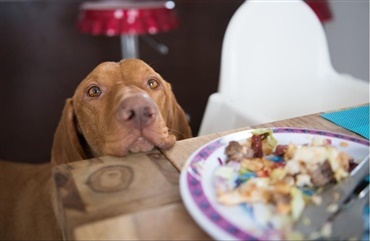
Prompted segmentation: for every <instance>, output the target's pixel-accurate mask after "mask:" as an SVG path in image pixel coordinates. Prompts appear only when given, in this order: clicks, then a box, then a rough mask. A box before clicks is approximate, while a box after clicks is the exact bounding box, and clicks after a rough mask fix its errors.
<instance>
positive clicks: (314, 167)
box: [180, 128, 369, 240]
mask: <svg viewBox="0 0 370 241" xmlns="http://www.w3.org/2000/svg"><path fill="white" fill-rule="evenodd" d="M367 155H369V141H367V140H364V139H360V138H355V137H351V136H347V135H342V134H338V133H333V132H328V131H322V130H313V129H301V128H271V129H254V130H246V131H241V132H236V133H233V134H230V135H226V136H224V137H221V138H218V139H215V140H213V141H211V142H209V143H207V144H205V145H203V146H202V147H200V148H199V149H197V150H196V151H195V152H194V153H193V154H192V155H191V156H190V157H189V158H188V160H187V161H186V163H185V165H184V167H183V169H182V171H181V175H180V190H181V196H182V199H183V202H184V204H185V206H186V208H187V210H188V212H189V213H190V215H191V216H192V217H193V219H194V220H195V221H196V222H197V223H198V224H199V225H200V226H201V227H202V228H203V229H204V230H205V231H206V232H207V233H208V234H209V235H211V236H212V237H213V238H214V239H217V240H272V239H282V240H287V239H301V238H302V236H301V235H300V233H299V232H298V231H296V230H294V223H295V222H296V221H297V220H298V219H299V218H300V216H301V214H302V212H303V210H304V208H305V206H306V205H307V203H308V202H319V201H320V196H319V195H318V194H317V193H318V190H320V189H322V188H323V187H325V186H326V185H329V184H332V183H340V182H341V181H343V180H345V179H346V178H348V176H349V175H350V172H351V170H353V168H354V167H355V166H356V165H358V163H360V162H361V161H362V160H363V159H364V158H365V157H366V156H367Z"/></svg>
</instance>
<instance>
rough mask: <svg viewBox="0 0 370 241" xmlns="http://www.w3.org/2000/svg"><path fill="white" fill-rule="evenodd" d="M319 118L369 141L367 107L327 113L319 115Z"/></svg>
mask: <svg viewBox="0 0 370 241" xmlns="http://www.w3.org/2000/svg"><path fill="white" fill-rule="evenodd" d="M321 117H323V118H325V119H327V120H329V121H331V122H333V123H335V124H337V125H339V126H341V127H343V128H345V129H347V130H350V131H353V132H355V133H357V134H359V135H361V136H363V137H365V138H366V139H368V140H369V132H370V130H369V128H370V126H369V119H370V116H369V105H365V106H360V107H355V108H351V109H347V110H341V111H335V112H328V113H324V114H321Z"/></svg>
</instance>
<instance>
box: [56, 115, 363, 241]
mask: <svg viewBox="0 0 370 241" xmlns="http://www.w3.org/2000/svg"><path fill="white" fill-rule="evenodd" d="M265 127H296V128H309V129H319V130H326V131H331V132H336V133H341V134H346V135H350V136H354V137H357V138H362V137H360V136H358V135H356V134H354V133H353V132H350V131H348V130H345V129H343V128H342V127H340V126H337V125H335V124H333V123H331V122H329V121H327V120H325V119H324V118H322V117H320V113H318V114H313V115H307V116H302V117H297V118H292V119H288V120H282V121H276V122H271V123H266V124H262V125H256V126H250V127H246V128H240V129H235V130H230V131H226V132H221V133H215V134H211V135H206V136H200V137H194V138H190V139H186V140H182V141H178V142H177V143H176V144H175V146H174V147H173V148H171V149H170V150H167V151H166V150H153V151H151V152H148V153H140V154H132V155H129V156H128V157H125V158H115V157H109V156H107V157H100V158H95V159H90V160H83V161H78V162H73V163H69V164H64V165H60V166H57V167H55V168H54V170H53V173H54V180H55V183H56V189H57V193H58V206H59V212H60V213H61V220H62V223H61V226H62V229H63V235H64V237H65V239H66V240H70V239H73V240H124V239H129V240H133V239H140V240H143V239H152V240H172V239H181V240H210V239H212V238H211V237H210V236H209V235H208V234H207V233H205V232H204V231H203V230H202V229H201V227H200V226H198V225H197V223H196V222H195V221H194V220H193V219H192V217H191V216H190V214H188V212H187V210H186V208H185V206H184V204H183V202H182V200H181V196H180V191H179V174H180V171H181V168H182V167H183V165H184V164H185V162H186V160H187V159H188V157H189V156H190V155H191V154H192V153H193V152H194V151H195V150H196V149H198V148H199V147H200V146H202V145H204V144H206V143H208V142H209V141H211V140H213V139H216V138H218V137H221V136H224V135H227V134H230V133H233V132H237V131H242V130H247V129H255V128H265Z"/></svg>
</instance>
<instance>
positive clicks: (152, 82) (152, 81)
mask: <svg viewBox="0 0 370 241" xmlns="http://www.w3.org/2000/svg"><path fill="white" fill-rule="evenodd" d="M148 85H149V87H150V88H151V89H152V90H153V89H156V88H158V86H159V83H158V81H157V80H155V79H150V80H148Z"/></svg>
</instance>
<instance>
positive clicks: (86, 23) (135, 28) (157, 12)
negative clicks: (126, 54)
mask: <svg viewBox="0 0 370 241" xmlns="http://www.w3.org/2000/svg"><path fill="white" fill-rule="evenodd" d="M173 7H174V3H173V2H171V1H124V0H123V1H104V0H101V1H96V2H85V3H83V4H82V5H81V8H80V14H79V18H78V22H77V27H78V29H79V30H80V31H81V32H83V33H88V34H92V35H107V36H117V35H140V34H156V33H159V32H165V31H169V30H171V29H175V28H177V27H178V20H177V17H176V15H175V12H174V11H172V8H173Z"/></svg>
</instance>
